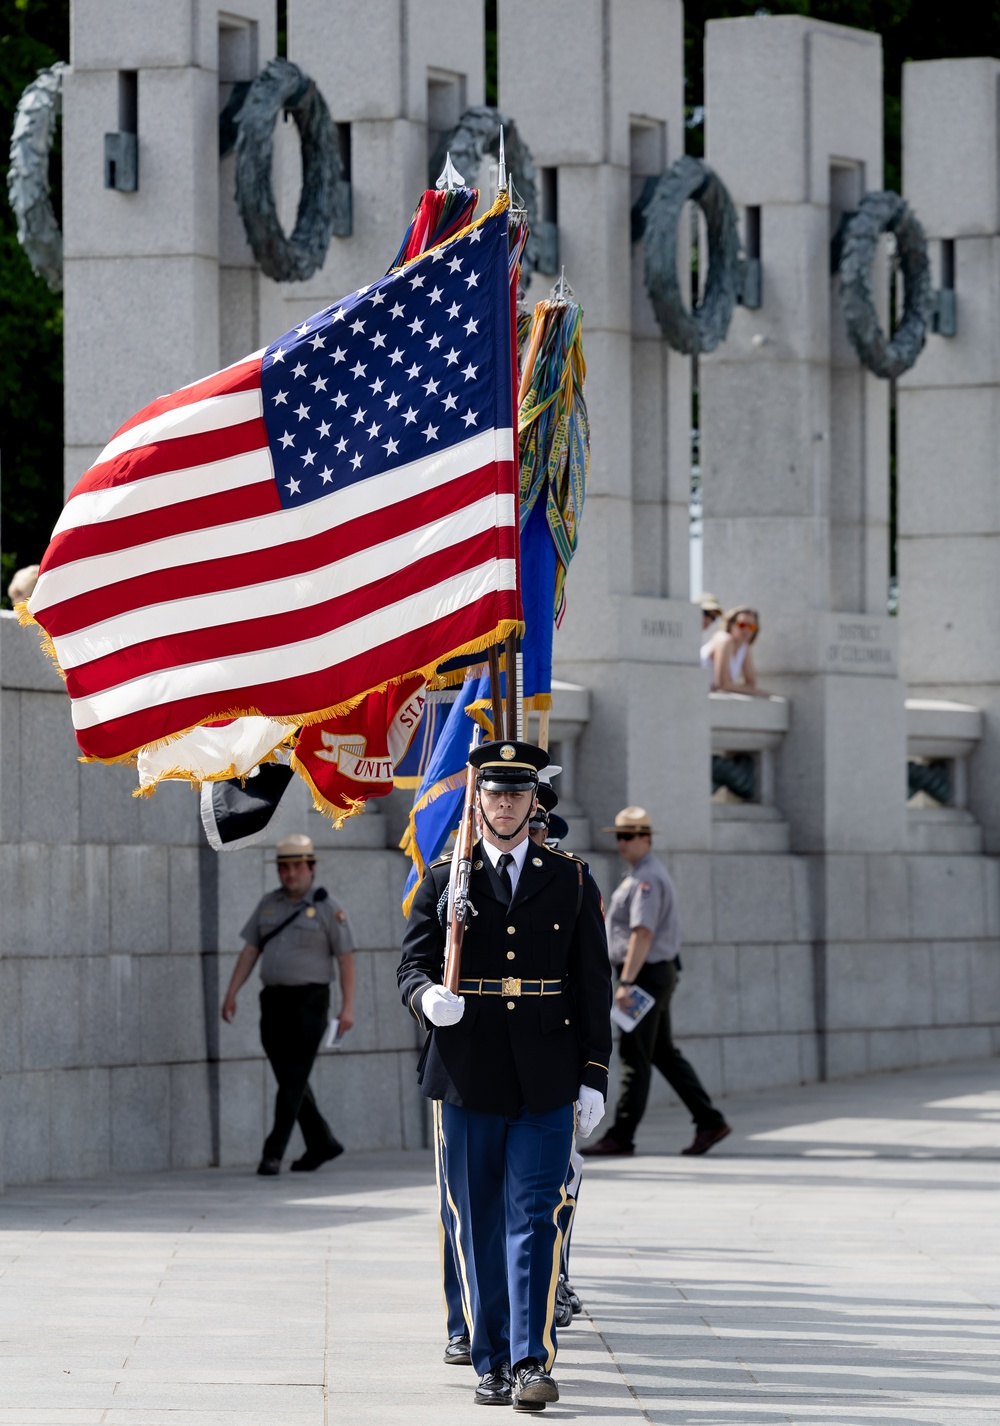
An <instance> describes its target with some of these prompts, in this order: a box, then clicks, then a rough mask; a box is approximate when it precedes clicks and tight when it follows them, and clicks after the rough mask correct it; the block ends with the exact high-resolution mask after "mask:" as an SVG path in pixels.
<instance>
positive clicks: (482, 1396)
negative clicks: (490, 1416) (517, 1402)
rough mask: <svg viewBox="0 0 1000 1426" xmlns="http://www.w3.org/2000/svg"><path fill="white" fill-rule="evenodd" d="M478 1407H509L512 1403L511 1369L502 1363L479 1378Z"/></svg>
mask: <svg viewBox="0 0 1000 1426" xmlns="http://www.w3.org/2000/svg"><path fill="white" fill-rule="evenodd" d="M475 1401H476V1405H477V1406H509V1405H510V1402H511V1390H510V1367H509V1366H508V1365H507V1363H506V1362H501V1363H500V1365H499V1366H498V1367H494V1368H493V1370H492V1371H489V1372H486V1373H485V1375H484V1376H481V1377H480V1378H479V1385H478V1386H477V1387H476V1396H475Z"/></svg>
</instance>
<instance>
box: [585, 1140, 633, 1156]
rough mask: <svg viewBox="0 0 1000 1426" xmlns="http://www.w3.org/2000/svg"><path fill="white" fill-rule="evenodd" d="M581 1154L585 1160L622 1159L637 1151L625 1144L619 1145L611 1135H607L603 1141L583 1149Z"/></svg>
mask: <svg viewBox="0 0 1000 1426" xmlns="http://www.w3.org/2000/svg"><path fill="white" fill-rule="evenodd" d="M580 1153H581V1154H582V1155H583V1157H584V1158H585V1159H620V1158H624V1157H625V1156H627V1155H628V1154H634V1153H635V1150H634V1149H630V1148H626V1147H625V1145H624V1144H619V1142H618V1140H617V1139H613V1138H612V1137H611V1135H610V1134H605V1136H604V1138H603V1139H598V1141H597V1143H596V1144H591V1145H590V1146H589V1147H588V1148H586V1149H581V1150H580Z"/></svg>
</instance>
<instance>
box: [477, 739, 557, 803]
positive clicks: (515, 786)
mask: <svg viewBox="0 0 1000 1426" xmlns="http://www.w3.org/2000/svg"><path fill="white" fill-rule="evenodd" d="M548 761H549V755H548V753H547V752H546V751H545V749H544V748H536V747H535V745H534V743H519V742H515V741H514V740H513V739H508V740H506V741H504V742H495V743H480V745H479V747H478V748H473V750H472V752H471V753H470V754H469V762H470V763H471V764H472V766H473V767H474V768H476V769H478V773H479V775H478V777H477V778H476V782H477V783H478V785H479V786H480V787H485V788H486V789H487V791H493V792H534V791H535V789H536V788H537V787H538V774H539V773H540V772H541V770H542V768H543V767H546V766H547V765H548Z"/></svg>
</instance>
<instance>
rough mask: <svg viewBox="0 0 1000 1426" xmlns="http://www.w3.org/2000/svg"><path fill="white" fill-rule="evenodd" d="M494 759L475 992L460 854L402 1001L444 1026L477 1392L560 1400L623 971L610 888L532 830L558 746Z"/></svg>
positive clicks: (419, 943) (433, 1039)
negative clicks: (576, 1244) (573, 1218)
mask: <svg viewBox="0 0 1000 1426" xmlns="http://www.w3.org/2000/svg"><path fill="white" fill-rule="evenodd" d="M470 762H471V763H472V765H473V766H474V767H475V768H476V769H477V779H476V781H477V787H476V808H477V812H478V814H479V816H480V817H481V819H482V838H481V840H480V841H478V842H477V843H476V844H475V847H474V848H473V863H472V874H471V878H470V887H469V895H470V899H471V901H472V904H473V906H474V908H475V911H476V914H475V915H474V916H472V917H470V921H469V924H468V926H467V929H466V934H465V944H464V948H463V955H462V975H461V981H460V984H459V994H458V995H454V994H452V993H451V992H450V991H448V990H446V989H445V987H444V985H443V984H442V981H443V975H444V949H445V932H444V927H443V925H442V920H443V915H442V912H441V911H440V910H439V906H440V903H441V902H442V896H443V893H445V892H446V890H447V886H448V863H447V860H445V859H443V860H442V861H440V862H437V863H435V864H434V865H433V866H431V867H430V868H429V869H428V872H427V874H426V875H425V877H424V879H423V881H422V883H421V885H420V887H419V889H418V891H417V894H416V896H415V897H414V901H413V908H412V910H411V912H410V921H409V926H408V928H407V932H406V936H405V938H404V940H403V953H402V959H401V962H400V966H399V973H398V975H399V985H400V990H401V993H402V997H403V1003H404V1004H405V1005H406V1006H407V1007H408V1008H409V1009H410V1011H411V1012H412V1014H413V1015H414V1016H415V1018H416V1019H417V1020H418V1022H419V1023H420V1025H421V1026H422V1027H423V1028H424V1029H426V1030H428V1031H429V1035H428V1039H427V1042H426V1044H425V1046H424V1050H423V1053H422V1055H421V1057H420V1061H419V1065H418V1077H419V1082H420V1087H421V1090H422V1092H423V1093H424V1094H425V1095H426V1096H427V1097H428V1098H430V1099H436V1100H439V1101H441V1109H440V1125H441V1137H442V1149H443V1158H444V1168H445V1173H446V1177H447V1184H448V1189H449V1192H450V1195H451V1198H452V1200H453V1202H454V1205H455V1219H456V1240H457V1246H458V1252H457V1254H456V1256H457V1258H458V1266H459V1271H460V1272H461V1273H462V1274H463V1275H464V1288H465V1299H466V1302H467V1303H468V1310H469V1316H470V1319H471V1329H472V1331H471V1356H472V1363H473V1366H474V1368H475V1370H476V1371H477V1373H478V1374H479V1385H478V1386H477V1388H476V1394H475V1399H476V1401H477V1402H479V1403H481V1404H483V1405H507V1404H510V1403H513V1405H514V1408H515V1410H519V1411H537V1410H541V1409H542V1408H543V1407H544V1406H545V1403H546V1402H548V1401H556V1400H558V1398H559V1392H558V1389H557V1387H556V1384H555V1382H554V1381H553V1379H552V1375H551V1371H552V1365H553V1362H554V1360H555V1355H556V1334H555V1322H554V1312H555V1285H556V1281H557V1279H558V1273H559V1246H560V1242H559V1240H560V1230H559V1224H558V1218H559V1208H560V1206H561V1204H562V1201H563V1197H564V1185H565V1180H566V1168H567V1164H568V1163H569V1157H570V1147H571V1144H572V1140H573V1129H574V1111H575V1116H576V1117H577V1118H578V1121H579V1129H580V1132H581V1133H582V1134H586V1133H589V1132H590V1131H591V1130H592V1129H593V1128H594V1127H595V1126H596V1125H597V1123H598V1122H599V1121H600V1119H601V1116H602V1115H603V1113H604V1100H605V1096H606V1094H607V1085H608V1060H609V1058H610V1052H611V1024H610V1005H611V976H610V966H609V962H608V954H607V939H606V936H605V931H604V921H603V916H602V908H601V897H600V892H599V891H598V889H597V886H596V884H595V883H594V880H593V878H592V877H591V875H590V873H589V871H588V870H587V867H586V866H585V864H584V863H583V862H581V861H578V860H576V859H575V858H573V857H566V856H563V855H562V854H560V853H559V852H553V851H550V850H549V849H548V848H547V847H537V846H535V845H534V844H533V843H532V842H530V841H529V839H528V822H529V819H530V816H531V813H532V810H533V808H534V806H535V793H536V789H537V786H538V773H539V771H540V769H542V768H544V767H545V765H546V764H547V762H548V754H547V753H545V752H544V751H543V750H542V749H541V748H536V747H533V746H532V745H531V744H529V743H521V742H514V741H508V742H493V743H485V744H483V745H482V746H480V747H479V748H476V749H475V750H474V751H473V753H472V754H471V755H470Z"/></svg>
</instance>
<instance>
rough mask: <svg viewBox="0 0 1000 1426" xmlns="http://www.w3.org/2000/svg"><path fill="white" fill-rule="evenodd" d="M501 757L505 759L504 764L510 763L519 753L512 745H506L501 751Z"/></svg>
mask: <svg viewBox="0 0 1000 1426" xmlns="http://www.w3.org/2000/svg"><path fill="white" fill-rule="evenodd" d="M500 756H501V757H502V758H503V760H504V762H507V763H509V762H510V760H511V758H515V757H517V753H516V751H515V750H514V748H512V747H511V745H510V743H504V745H503V747H502V748H501V749H500Z"/></svg>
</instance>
